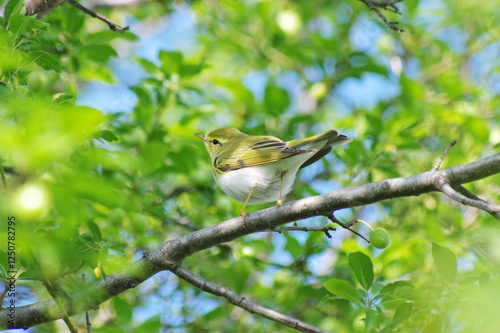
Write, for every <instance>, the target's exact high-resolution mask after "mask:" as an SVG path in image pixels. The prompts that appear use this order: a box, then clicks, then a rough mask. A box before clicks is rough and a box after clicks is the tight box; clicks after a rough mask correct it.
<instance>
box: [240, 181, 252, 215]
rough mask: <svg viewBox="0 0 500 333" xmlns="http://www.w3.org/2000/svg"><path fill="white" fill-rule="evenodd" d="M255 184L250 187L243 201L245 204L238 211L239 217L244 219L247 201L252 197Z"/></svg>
mask: <svg viewBox="0 0 500 333" xmlns="http://www.w3.org/2000/svg"><path fill="white" fill-rule="evenodd" d="M255 186H256V184H254V185H253V186H252V189H251V190H250V192H249V193H248V196H247V199H246V200H245V203H244V204H243V207H241V209H240V216H243V218H245V208H246V207H247V204H248V201H250V197H251V196H252V193H253V190H254V188H255Z"/></svg>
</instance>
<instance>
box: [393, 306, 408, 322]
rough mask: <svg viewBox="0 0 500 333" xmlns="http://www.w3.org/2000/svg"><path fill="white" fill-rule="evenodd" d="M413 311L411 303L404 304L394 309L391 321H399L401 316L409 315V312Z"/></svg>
mask: <svg viewBox="0 0 500 333" xmlns="http://www.w3.org/2000/svg"><path fill="white" fill-rule="evenodd" d="M412 309H413V303H411V302H405V303H403V304H401V305H400V306H399V308H397V309H396V311H395V312H394V317H393V319H394V320H396V319H400V318H402V317H403V316H405V315H407V314H409V312H410V311H411V310H412Z"/></svg>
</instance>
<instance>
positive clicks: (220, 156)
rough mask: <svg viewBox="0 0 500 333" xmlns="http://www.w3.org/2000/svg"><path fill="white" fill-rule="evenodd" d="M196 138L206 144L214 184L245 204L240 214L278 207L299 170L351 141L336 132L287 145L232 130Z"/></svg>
mask: <svg viewBox="0 0 500 333" xmlns="http://www.w3.org/2000/svg"><path fill="white" fill-rule="evenodd" d="M196 136H198V137H199V138H201V139H203V141H204V142H205V147H206V148H207V151H208V153H209V155H210V158H211V160H212V169H213V173H214V177H215V180H216V182H217V184H218V185H219V186H220V187H221V189H222V190H223V191H224V192H225V193H227V194H228V195H230V196H231V197H232V198H233V199H235V200H236V201H239V202H242V203H244V206H243V208H242V211H241V212H240V213H241V214H244V209H245V206H246V204H259V203H263V202H270V201H278V205H279V204H281V202H282V198H283V196H284V195H286V194H288V192H290V190H291V189H292V185H293V181H294V179H295V175H296V173H297V171H298V170H299V169H300V168H304V167H306V166H308V165H310V164H312V163H314V162H316V161H318V160H319V159H321V158H322V157H323V156H325V155H326V154H328V153H329V152H330V151H331V150H332V147H333V146H336V145H340V144H343V143H349V142H351V141H352V139H350V138H348V137H347V136H346V135H344V134H339V133H338V132H337V131H335V130H331V131H327V132H325V133H322V134H318V135H315V136H312V137H309V138H305V139H299V140H292V141H288V142H284V141H282V140H280V139H278V138H275V137H272V136H256V135H247V134H245V133H242V132H240V131H239V130H237V129H235V128H220V129H216V130H214V131H212V132H210V133H208V134H206V135H203V134H196Z"/></svg>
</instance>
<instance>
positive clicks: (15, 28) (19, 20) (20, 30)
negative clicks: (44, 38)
mask: <svg viewBox="0 0 500 333" xmlns="http://www.w3.org/2000/svg"><path fill="white" fill-rule="evenodd" d="M47 27H48V24H47V23H45V22H43V21H39V20H37V19H35V18H34V17H31V16H26V15H19V14H16V15H12V17H11V18H10V21H9V29H10V30H11V31H12V32H13V33H14V34H16V35H18V36H20V35H24V34H26V33H28V32H31V31H32V30H47Z"/></svg>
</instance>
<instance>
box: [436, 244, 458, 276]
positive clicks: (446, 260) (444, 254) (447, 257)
mask: <svg viewBox="0 0 500 333" xmlns="http://www.w3.org/2000/svg"><path fill="white" fill-rule="evenodd" d="M432 258H433V259H434V263H435V264H436V267H437V269H438V271H439V273H441V275H443V277H444V278H445V279H446V280H448V281H449V282H453V281H454V280H455V278H456V276H457V257H456V256H455V254H454V253H453V252H451V250H449V249H447V248H446V247H443V246H441V245H438V244H436V243H432Z"/></svg>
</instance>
